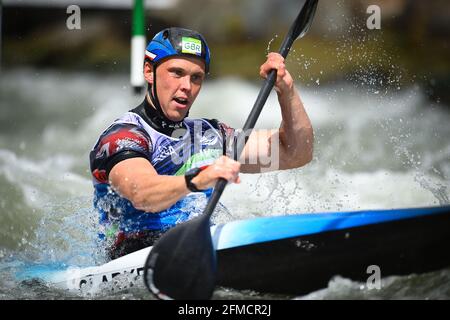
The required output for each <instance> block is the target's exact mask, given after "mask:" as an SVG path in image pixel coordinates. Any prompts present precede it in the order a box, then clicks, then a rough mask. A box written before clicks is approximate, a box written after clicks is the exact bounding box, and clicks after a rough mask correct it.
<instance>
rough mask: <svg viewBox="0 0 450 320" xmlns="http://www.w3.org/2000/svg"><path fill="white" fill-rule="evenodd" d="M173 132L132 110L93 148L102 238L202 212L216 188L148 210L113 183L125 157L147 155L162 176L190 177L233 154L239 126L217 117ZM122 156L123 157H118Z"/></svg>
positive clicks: (157, 227) (163, 226) (160, 228)
mask: <svg viewBox="0 0 450 320" xmlns="http://www.w3.org/2000/svg"><path fill="white" fill-rule="evenodd" d="M183 124H184V128H180V129H176V130H175V131H174V132H173V133H172V135H171V136H168V135H165V134H163V133H161V132H159V131H157V130H156V129H155V128H153V127H152V126H151V125H150V124H149V123H148V122H147V121H145V120H144V118H143V116H142V115H140V114H139V113H135V112H133V110H132V111H129V112H127V113H125V114H124V115H123V116H121V117H120V118H118V119H116V120H115V121H114V122H113V123H112V124H111V125H110V126H109V127H108V128H107V129H106V130H105V131H104V132H103V133H102V134H101V136H100V138H99V139H98V141H97V143H96V144H95V146H94V148H93V149H92V151H91V152H90V166H91V172H92V176H93V184H94V207H95V208H96V209H97V210H98V212H99V213H100V225H101V228H102V229H101V230H100V233H99V236H100V238H101V239H105V238H108V239H111V238H116V239H117V237H118V236H119V235H120V236H123V235H125V236H126V235H127V234H133V233H137V232H141V231H148V230H150V231H165V230H167V229H169V228H171V227H173V226H174V225H176V224H177V223H180V222H183V221H186V220H188V219H190V218H191V217H193V216H196V215H198V214H201V213H202V211H203V208H204V207H205V205H206V202H207V200H208V198H209V197H210V196H211V194H212V189H208V190H205V191H204V192H197V193H190V194H188V195H187V196H186V197H184V198H182V199H181V200H179V201H178V202H176V203H175V204H174V205H172V206H171V207H170V208H168V209H166V210H163V211H161V212H158V213H148V212H144V211H141V210H138V209H136V208H134V207H133V205H132V203H131V202H130V201H129V200H127V199H126V198H124V197H121V196H120V195H119V194H118V193H117V192H115V191H114V190H113V189H112V188H111V186H110V185H109V182H108V174H109V171H110V170H111V169H112V166H113V165H114V164H116V163H117V162H119V161H120V159H121V157H122V158H123V159H127V158H131V157H143V158H145V159H147V160H148V161H149V162H150V163H151V165H152V166H153V167H154V168H155V170H156V171H157V173H158V174H160V175H184V173H185V172H186V171H187V170H189V169H191V168H199V167H203V166H207V165H210V164H212V163H213V162H214V161H215V160H216V159H217V158H218V157H220V156H221V155H223V154H226V155H229V156H230V155H231V154H232V152H233V151H232V148H231V146H232V141H233V139H229V138H231V137H233V135H234V129H231V128H230V127H228V126H226V125H225V124H223V123H220V122H218V121H217V120H206V119H188V118H186V119H185V120H184V121H183ZM115 158H116V159H117V158H119V160H114V159H115Z"/></svg>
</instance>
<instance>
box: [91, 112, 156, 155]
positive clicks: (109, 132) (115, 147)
mask: <svg viewBox="0 0 450 320" xmlns="http://www.w3.org/2000/svg"><path fill="white" fill-rule="evenodd" d="M95 149H97V150H98V151H100V150H102V149H103V150H102V151H104V150H107V151H108V152H107V154H109V155H111V154H114V153H117V152H120V151H121V150H130V149H132V150H136V151H141V152H145V153H148V152H151V150H152V143H151V139H150V136H149V135H148V133H147V132H146V131H145V130H144V129H143V128H142V127H140V126H139V125H138V124H136V123H133V122H123V121H117V120H116V121H115V122H114V123H113V124H111V125H110V126H109V127H108V128H107V129H106V130H105V131H103V133H102V134H101V136H100V138H99V139H98V142H97V145H96V148H95Z"/></svg>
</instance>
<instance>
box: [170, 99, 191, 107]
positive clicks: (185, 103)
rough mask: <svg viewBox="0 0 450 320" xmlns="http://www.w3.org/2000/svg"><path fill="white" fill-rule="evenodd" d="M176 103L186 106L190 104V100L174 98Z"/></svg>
mask: <svg viewBox="0 0 450 320" xmlns="http://www.w3.org/2000/svg"><path fill="white" fill-rule="evenodd" d="M173 100H175V102H176V103H179V104H181V105H184V106H186V105H187V104H188V100H187V99H185V98H173Z"/></svg>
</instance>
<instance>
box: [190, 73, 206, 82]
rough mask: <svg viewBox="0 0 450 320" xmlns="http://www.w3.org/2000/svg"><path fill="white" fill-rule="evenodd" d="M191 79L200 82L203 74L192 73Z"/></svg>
mask: <svg viewBox="0 0 450 320" xmlns="http://www.w3.org/2000/svg"><path fill="white" fill-rule="evenodd" d="M191 81H192V82H194V83H201V82H202V81H203V76H202V75H200V74H194V75H192V76H191Z"/></svg>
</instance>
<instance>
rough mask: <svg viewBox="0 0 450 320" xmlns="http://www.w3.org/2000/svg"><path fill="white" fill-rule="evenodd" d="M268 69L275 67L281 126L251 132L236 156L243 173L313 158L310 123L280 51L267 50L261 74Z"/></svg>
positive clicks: (297, 164) (301, 163)
mask: <svg viewBox="0 0 450 320" xmlns="http://www.w3.org/2000/svg"><path fill="white" fill-rule="evenodd" d="M271 69H276V70H277V80H276V83H275V90H276V92H277V95H278V101H279V103H280V107H281V116H282V121H281V126H280V128H279V129H278V130H254V131H253V132H252V133H251V135H250V137H249V140H248V142H247V144H246V146H245V148H244V152H243V153H242V155H241V158H240V159H239V161H240V162H241V172H243V173H258V172H267V171H274V170H284V169H293V168H298V167H301V166H304V165H305V164H307V163H309V162H310V161H311V160H312V154H313V142H314V134H313V129H312V125H311V122H310V120H309V117H308V115H307V113H306V111H305V108H304V106H303V103H302V101H301V99H300V95H299V93H298V91H297V89H296V88H295V85H294V80H293V79H292V77H291V75H290V74H289V72H288V70H287V69H286V66H285V64H284V58H283V57H282V56H281V55H280V54H278V53H273V52H272V53H269V55H268V56H267V60H266V62H265V63H264V64H263V65H262V66H261V69H260V75H261V76H262V77H263V78H266V77H267V74H268V72H269V71H270V70H271Z"/></svg>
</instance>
